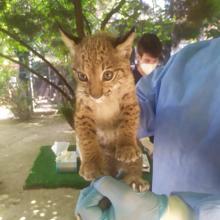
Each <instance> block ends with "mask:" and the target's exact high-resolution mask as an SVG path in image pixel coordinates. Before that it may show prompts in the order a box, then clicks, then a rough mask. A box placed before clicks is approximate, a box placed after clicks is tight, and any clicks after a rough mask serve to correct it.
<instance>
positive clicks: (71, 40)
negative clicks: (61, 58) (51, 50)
mask: <svg viewBox="0 0 220 220" xmlns="http://www.w3.org/2000/svg"><path fill="white" fill-rule="evenodd" d="M59 31H60V34H61V37H62V40H63V42H64V43H65V45H66V47H67V48H68V49H69V51H70V54H71V56H74V55H75V51H76V45H77V44H79V43H80V41H81V40H80V39H79V38H77V37H73V36H71V35H70V34H68V33H67V32H65V31H64V30H63V29H62V28H59Z"/></svg>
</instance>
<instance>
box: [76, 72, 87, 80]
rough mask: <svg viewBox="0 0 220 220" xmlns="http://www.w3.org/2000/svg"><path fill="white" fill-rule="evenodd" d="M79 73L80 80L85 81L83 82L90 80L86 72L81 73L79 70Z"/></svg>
mask: <svg viewBox="0 0 220 220" xmlns="http://www.w3.org/2000/svg"><path fill="white" fill-rule="evenodd" d="M77 74H78V78H79V80H80V81H83V82H87V81H88V78H87V76H86V74H84V73H80V72H77Z"/></svg>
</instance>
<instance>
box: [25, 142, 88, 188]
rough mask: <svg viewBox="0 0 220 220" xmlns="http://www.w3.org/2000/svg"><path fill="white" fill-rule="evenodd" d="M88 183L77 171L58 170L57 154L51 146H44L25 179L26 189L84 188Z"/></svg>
mask: <svg viewBox="0 0 220 220" xmlns="http://www.w3.org/2000/svg"><path fill="white" fill-rule="evenodd" d="M88 184H89V183H88V182H86V181H85V180H84V179H83V178H82V177H80V176H79V175H78V173H76V172H73V173H60V172H57V171H56V162H55V154H54V153H53V151H52V150H51V146H42V147H41V149H40V153H39V154H38V156H37V158H36V160H35V162H34V164H33V167H32V168H31V170H30V173H29V176H28V177H27V179H26V181H25V185H24V189H37V188H59V187H72V188H76V189H82V188H84V187H85V186H87V185H88Z"/></svg>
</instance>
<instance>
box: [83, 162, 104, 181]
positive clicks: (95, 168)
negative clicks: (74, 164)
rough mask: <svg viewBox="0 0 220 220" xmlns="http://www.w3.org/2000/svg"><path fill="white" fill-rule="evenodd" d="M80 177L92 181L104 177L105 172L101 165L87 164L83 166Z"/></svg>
mask: <svg viewBox="0 0 220 220" xmlns="http://www.w3.org/2000/svg"><path fill="white" fill-rule="evenodd" d="M79 175H80V176H82V177H83V178H84V179H85V180H87V181H92V180H94V179H96V178H98V177H101V176H104V175H105V172H104V169H103V167H102V165H101V164H100V163H98V162H86V163H82V164H81V166H80V170H79Z"/></svg>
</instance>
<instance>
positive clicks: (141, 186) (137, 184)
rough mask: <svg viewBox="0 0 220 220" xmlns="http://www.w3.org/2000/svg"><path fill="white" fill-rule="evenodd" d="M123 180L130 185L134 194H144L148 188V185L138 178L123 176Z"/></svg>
mask: <svg viewBox="0 0 220 220" xmlns="http://www.w3.org/2000/svg"><path fill="white" fill-rule="evenodd" d="M123 180H124V181H125V182H126V183H127V184H128V185H130V186H131V187H132V189H133V190H134V191H135V192H145V191H148V190H149V188H150V184H149V183H148V182H147V181H146V180H143V179H142V178H141V177H139V176H125V177H124V179H123Z"/></svg>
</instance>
